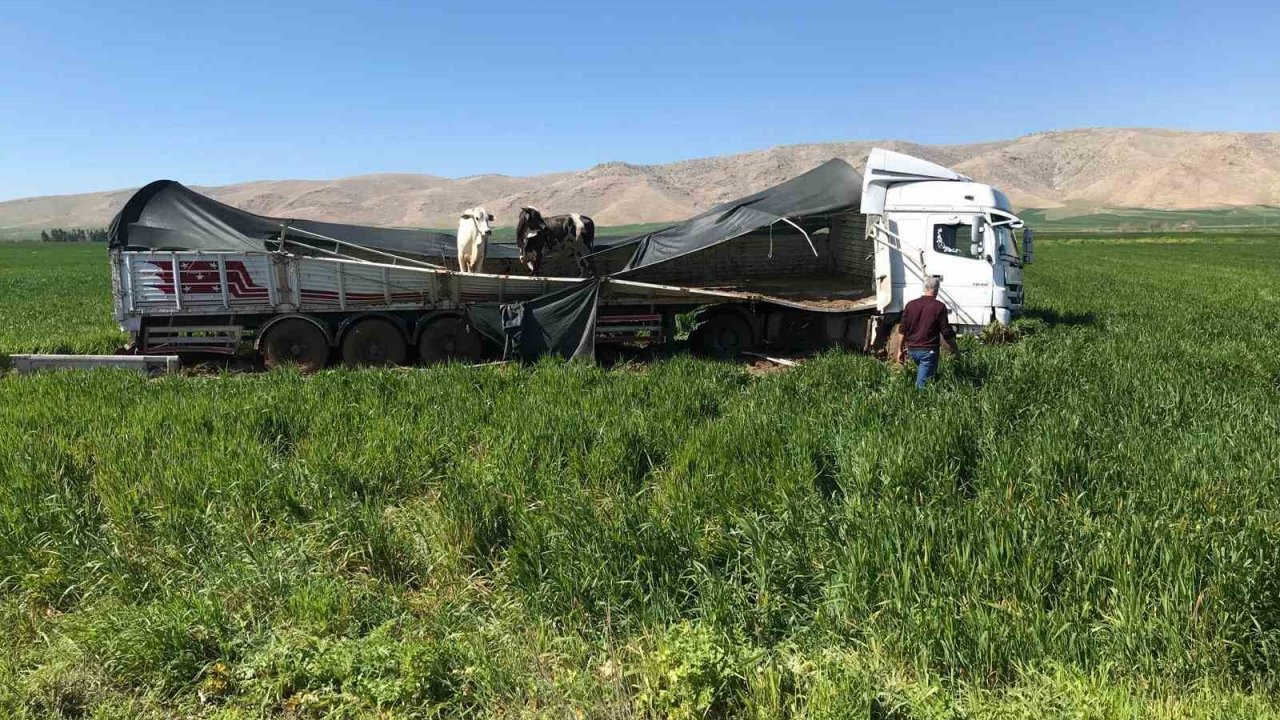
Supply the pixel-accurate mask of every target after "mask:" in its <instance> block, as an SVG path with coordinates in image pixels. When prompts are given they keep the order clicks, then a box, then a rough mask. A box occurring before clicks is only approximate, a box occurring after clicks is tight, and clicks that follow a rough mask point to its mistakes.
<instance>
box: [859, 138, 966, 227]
mask: <svg viewBox="0 0 1280 720" xmlns="http://www.w3.org/2000/svg"><path fill="white" fill-rule="evenodd" d="M925 180H958V181H962V182H971V181H972V180H973V178H971V177H969V176H968V175H961V174H960V173H958V172H956V171H955V170H949V169H947V168H944V167H942V166H941V165H938V164H936V163H931V162H929V161H928V160H921V159H920V158H916V157H911V156H910V155H903V154H902V153H897V152H894V151H892V150H885V149H884V148H872V149H871V154H870V155H869V156H868V157H867V169H866V171H865V172H864V173H863V174H862V212H863V213H865V214H867V215H883V214H884V202H885V195H886V194H887V193H888V191H889V186H890V185H897V184H899V183H909V182H922V181H925Z"/></svg>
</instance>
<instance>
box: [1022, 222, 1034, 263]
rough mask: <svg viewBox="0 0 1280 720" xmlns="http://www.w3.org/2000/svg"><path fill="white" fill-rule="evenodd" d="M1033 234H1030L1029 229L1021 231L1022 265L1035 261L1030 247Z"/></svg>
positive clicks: (1032, 249) (1032, 248)
mask: <svg viewBox="0 0 1280 720" xmlns="http://www.w3.org/2000/svg"><path fill="white" fill-rule="evenodd" d="M1033 237H1035V233H1033V232H1031V228H1025V229H1024V230H1023V231H1022V264H1023V265H1030V264H1031V263H1032V261H1034V260H1035V259H1036V251H1035V248H1034V247H1033V246H1032V244H1031V243H1032V238H1033Z"/></svg>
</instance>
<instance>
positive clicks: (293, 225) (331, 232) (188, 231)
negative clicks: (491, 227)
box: [107, 180, 630, 260]
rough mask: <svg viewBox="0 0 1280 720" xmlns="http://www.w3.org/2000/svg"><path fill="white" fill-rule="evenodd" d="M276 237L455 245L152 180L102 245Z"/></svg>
mask: <svg viewBox="0 0 1280 720" xmlns="http://www.w3.org/2000/svg"><path fill="white" fill-rule="evenodd" d="M281 233H284V234H285V236H286V239H287V240H288V241H289V242H290V243H291V245H290V247H289V251H290V252H295V253H301V254H307V253H308V252H309V251H308V250H307V248H308V247H311V248H322V249H324V250H329V251H334V250H337V251H339V252H344V249H343V248H342V247H340V246H337V245H335V244H334V243H332V242H328V241H326V239H325V238H332V239H335V240H341V241H342V242H344V243H349V244H350V245H354V246H356V247H358V248H369V249H372V250H375V251H378V252H381V253H389V254H391V255H409V256H415V257H420V258H426V259H427V260H430V259H432V258H435V259H437V260H442V259H445V258H455V257H457V255H458V238H457V236H456V235H454V234H452V233H442V232H433V231H430V230H403V229H397V228H382V227H369V226H365V225H346V224H341V223H329V222H319V221H316V220H293V219H285V218H275V217H267V216H264V215H255V214H253V213H251V212H247V211H244V210H240V209H238V208H234V207H232V206H230V205H227V204H225V203H221V202H218V201H217V200H214V199H213V198H211V197H207V196H205V195H201V194H200V193H198V192H196V191H194V190H192V189H191V188H189V187H187V186H185V185H183V184H182V183H179V182H175V181H173V180H157V181H155V182H153V183H151V184H150V185H147V186H145V187H143V188H142V189H141V190H138V191H137V192H136V193H134V194H133V196H132V197H131V198H129V201H128V202H126V203H125V206H124V208H122V209H121V210H120V212H119V213H117V214H116V216H115V218H114V219H113V220H112V221H111V228H110V230H109V231H108V234H107V241H108V245H109V246H110V247H112V248H125V247H128V248H133V249H137V250H220V251H241V252H246V251H257V252H263V251H271V250H277V249H279V247H280V244H279V240H280V235H281ZM629 241H630V239H629V238H624V237H609V236H599V237H597V238H596V239H595V246H596V247H597V248H600V249H603V248H607V247H609V246H611V245H614V244H617V243H620V242H624V243H625V242H629ZM347 250H349V248H348V249H347ZM344 254H345V252H344ZM485 254H486V255H487V256H488V257H490V258H493V259H495V260H515V259H518V258H519V257H520V251H519V249H518V248H517V247H516V246H515V244H514V243H506V242H502V243H500V242H492V241H491V242H490V243H489V244H488V247H487V249H486V253H485ZM367 259H372V258H367Z"/></svg>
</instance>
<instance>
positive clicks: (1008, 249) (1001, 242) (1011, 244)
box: [993, 225, 1022, 258]
mask: <svg viewBox="0 0 1280 720" xmlns="http://www.w3.org/2000/svg"><path fill="white" fill-rule="evenodd" d="M993 229H994V230H995V236H996V247H998V248H1000V254H1001V255H1012V256H1013V257H1015V258H1020V257H1022V252H1021V251H1020V250H1019V249H1018V237H1017V235H1016V234H1015V233H1014V232H1013V231H1012V230H1010V229H1009V226H1008V225H996V226H995V227H994V228H993Z"/></svg>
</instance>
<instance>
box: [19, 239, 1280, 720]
mask: <svg viewBox="0 0 1280 720" xmlns="http://www.w3.org/2000/svg"><path fill="white" fill-rule="evenodd" d="M59 250H61V249H59ZM1038 256H1039V257H1038V260H1039V263H1038V264H1037V265H1035V266H1032V268H1030V271H1031V272H1030V277H1029V279H1028V283H1027V286H1028V288H1029V289H1030V303H1031V306H1032V308H1031V309H1032V311H1031V313H1030V315H1031V317H1030V319H1029V320H1027V321H1025V322H1023V323H1022V325H1023V329H1024V330H1025V331H1027V332H1028V334H1027V335H1026V336H1025V337H1023V338H1022V339H1021V340H1020V341H1019V342H1017V343H1014V344H1011V345H1002V346H990V347H983V346H977V345H976V344H971V345H970V349H971V351H972V352H970V353H968V354H966V356H964V357H963V358H961V359H959V360H949V361H946V362H945V363H944V367H943V372H942V376H941V378H940V380H939V382H938V383H937V384H936V385H935V386H934V387H932V388H931V389H930V390H929V391H927V392H925V393H917V392H915V390H914V388H913V387H912V382H911V378H909V377H907V376H906V375H905V374H902V373H899V372H896V371H895V370H894V369H892V368H890V367H888V366H886V365H883V364H881V363H879V362H876V361H875V360H873V359H871V358H867V357H862V356H856V355H845V354H828V355H824V356H821V357H819V358H817V359H815V360H813V361H811V362H809V363H807V364H805V365H804V366H803V367H801V368H798V369H796V370H794V371H789V372H786V373H780V374H772V375H768V376H752V375H749V374H747V373H745V372H744V371H743V369H742V368H740V367H738V366H735V365H728V364H717V363H708V362H702V361H696V360H692V359H689V358H676V359H672V360H668V361H664V362H659V363H654V364H652V365H648V366H644V367H640V368H625V369H619V370H612V371H605V370H601V369H598V368H593V367H581V366H574V365H562V364H558V363H551V362H548V363H543V364H540V365H537V366H535V367H532V368H528V369H522V368H510V367H501V368H465V367H445V368H438V369H431V370H413V371H387V372H347V371H328V372H323V373H320V374H318V375H315V376H312V377H302V376H298V375H295V374H292V373H289V372H280V373H270V374H261V375H239V376H233V375H227V376H220V377H185V378H184V377H172V378H164V379H158V380H144V379H141V378H138V377H135V376H132V375H129V374H124V373H112V372H98V373H92V374H84V373H59V374H47V375H41V376H29V377H16V376H6V377H0V623H2V627H3V629H4V632H5V634H6V636H7V637H8V638H9V639H10V646H11V647H12V648H13V652H12V654H11V655H10V656H9V657H8V658H0V708H3V709H4V710H5V711H6V713H7V714H10V715H14V716H23V715H25V716H29V717H44V716H47V715H49V714H52V713H62V714H64V715H66V716H74V715H77V714H87V713H90V712H92V713H96V714H97V715H98V716H100V717H112V716H117V717H134V716H139V715H143V716H145V715H153V716H157V717H167V716H171V715H174V714H181V713H189V714H195V715H204V716H209V717H256V716H259V715H262V714H274V713H279V714H288V713H292V714H295V715H298V716H307V717H310V716H316V717H322V716H333V717H354V716H364V715H369V716H377V714H378V713H383V714H385V715H389V716H422V717H426V716H450V717H452V716H458V715H470V716H476V717H481V716H484V717H488V716H495V715H499V716H544V715H545V716H557V717H559V716H572V715H574V714H575V712H581V713H583V714H584V715H585V716H591V717H624V716H635V715H640V716H653V717H708V716H712V717H726V716H751V717H762V718H763V717H814V718H818V717H833V718H834V717H851V716H853V717H939V718H941V717H957V716H975V717H983V716H995V717H1010V716H1012V717H1032V716H1046V715H1048V716H1057V715H1073V716H1125V717H1141V716H1152V715H1163V716H1169V717H1194V716H1200V717H1223V716H1238V717H1257V716H1261V715H1265V714H1268V713H1274V711H1275V701H1276V696H1277V692H1280V683H1278V682H1277V680H1276V678H1277V677H1280V675H1277V670H1278V669H1280V644H1278V643H1280V557H1278V553H1280V551H1277V548H1278V547H1280V507H1278V504H1277V497H1280V495H1278V493H1277V491H1278V490H1280V463H1278V461H1277V458H1280V433H1277V428H1278V427H1280V352H1278V351H1280V334H1278V333H1276V332H1274V329H1275V328H1277V327H1280V304H1277V303H1276V300H1277V299H1278V298H1280V277H1278V276H1277V275H1276V273H1275V272H1274V271H1273V268H1274V267H1276V264H1277V261H1278V260H1280V242H1276V241H1274V240H1266V241H1263V242H1258V243H1253V244H1249V243H1231V244H1216V243H1213V242H1204V243H1195V244H1174V245H1152V244H1106V243H1098V244H1071V243H1054V242H1046V243H1044V244H1042V246H1041V247H1040V248H1039V249H1038ZM102 264H103V266H104V268H105V260H104V261H103V263H102ZM100 271H101V270H100ZM61 294H63V292H61V291H59V292H53V291H50V292H49V293H48V296H49V297H48V300H47V302H48V303H53V302H55V301H56V300H57V299H58V297H59V296H60V295H61ZM84 294H85V295H92V294H93V293H91V292H89V290H88V289H86V290H85V291H84ZM0 299H2V300H3V301H4V302H5V303H6V305H5V307H6V308H7V307H8V305H7V303H8V301H9V298H8V295H7V291H6V295H5V296H4V297H3V298H0ZM79 301H80V300H73V302H79ZM86 302H88V301H86ZM95 302H100V303H101V302H104V299H103V298H98V299H97V300H96V301H95ZM6 317H7V316H6ZM6 327H10V328H11V329H9V330H8V331H7V332H8V333H9V334H8V335H6V336H5V337H6V340H5V342H6V343H10V344H13V343H18V344H22V343H25V344H26V345H25V346H26V347H31V346H34V345H37V344H39V343H40V342H42V340H40V339H39V337H38V336H39V334H40V331H39V328H38V325H35V324H33V325H29V326H28V329H27V330H22V329H20V328H19V329H12V328H13V326H12V325H9V326H6ZM1267 328H1272V330H1273V331H1272V332H1266V331H1265V330H1266V329H1267ZM23 332H27V333H29V335H27V336H23V335H22V333H23ZM5 349H7V348H5Z"/></svg>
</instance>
